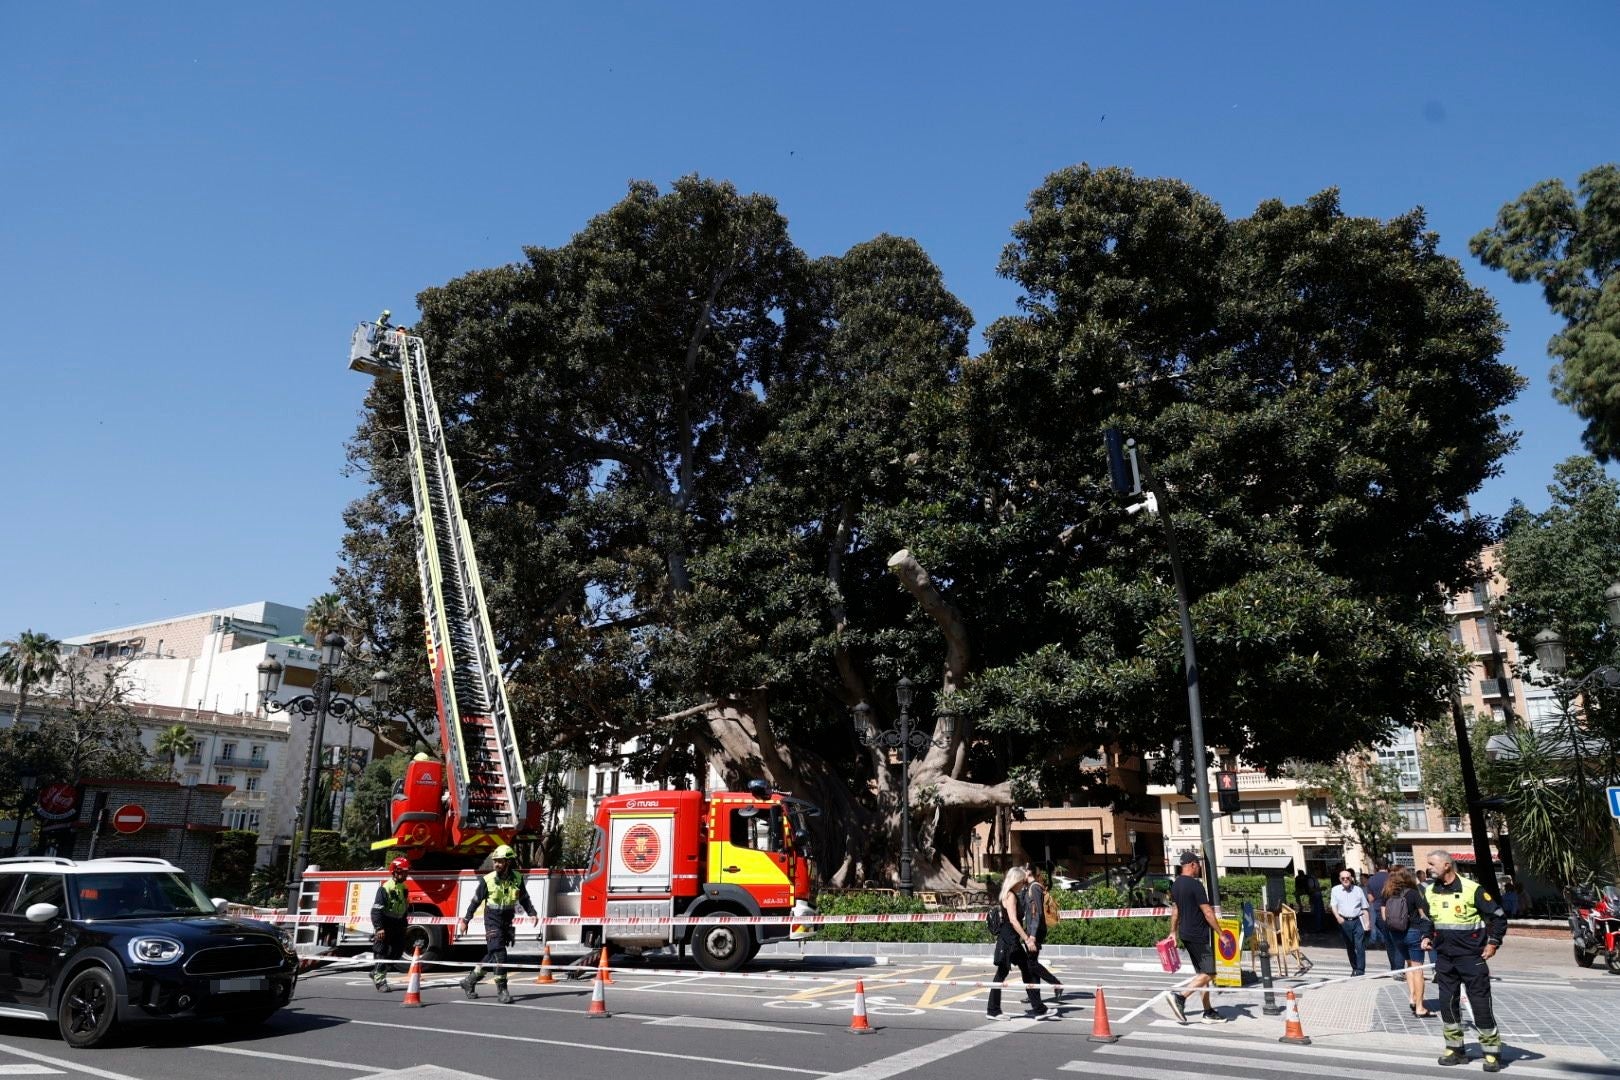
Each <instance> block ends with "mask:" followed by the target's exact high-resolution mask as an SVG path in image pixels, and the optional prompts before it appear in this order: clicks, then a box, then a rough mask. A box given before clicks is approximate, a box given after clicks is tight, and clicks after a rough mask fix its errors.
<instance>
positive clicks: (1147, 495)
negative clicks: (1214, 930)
mask: <svg viewBox="0 0 1620 1080" xmlns="http://www.w3.org/2000/svg"><path fill="white" fill-rule="evenodd" d="M1103 444H1104V445H1105V446H1106V447H1107V448H1108V475H1109V479H1110V480H1111V481H1112V483H1113V486H1114V490H1115V491H1116V492H1118V493H1119V494H1121V495H1141V496H1143V499H1142V501H1141V502H1139V503H1133V504H1131V505H1130V506H1128V507H1126V508H1125V509H1126V512H1127V513H1131V514H1135V513H1137V512H1139V511H1142V510H1146V511H1147V512H1148V513H1150V514H1154V515H1156V516H1157V517H1158V518H1159V520H1160V521H1162V522H1164V540H1165V547H1166V548H1168V549H1169V555H1170V576H1171V578H1172V579H1174V581H1175V585H1176V610H1177V612H1178V614H1179V615H1180V616H1181V653H1182V660H1183V662H1184V664H1185V666H1186V669H1187V714H1188V719H1189V727H1190V731H1189V735H1190V736H1191V741H1192V759H1193V761H1192V764H1193V782H1194V783H1195V784H1196V785H1197V791H1198V798H1197V800H1196V802H1197V804H1198V833H1199V839H1200V841H1201V842H1202V843H1203V846H1204V877H1205V886H1206V888H1208V890H1209V902H1210V904H1211V905H1213V906H1214V907H1216V908H1219V907H1220V906H1221V895H1220V889H1219V886H1218V884H1217V880H1218V877H1219V874H1218V871H1217V870H1216V868H1215V822H1214V819H1213V818H1212V817H1211V815H1210V810H1209V760H1208V757H1207V756H1206V754H1205V751H1204V708H1203V704H1202V702H1201V701H1200V699H1199V696H1198V653H1197V650H1196V649H1195V648H1194V647H1193V627H1192V604H1191V601H1190V600H1189V598H1188V595H1187V575H1186V572H1185V571H1184V570H1183V568H1182V564H1181V548H1180V547H1179V546H1178V545H1177V544H1176V528H1175V524H1174V523H1173V522H1172V521H1171V520H1170V500H1169V498H1168V496H1167V493H1166V491H1165V488H1164V485H1163V484H1162V483H1161V482H1159V481H1158V480H1156V479H1155V478H1154V477H1153V474H1152V471H1151V470H1150V469H1149V468H1148V467H1147V459H1146V455H1145V454H1143V453H1142V452H1141V451H1140V450H1139V449H1138V448H1137V445H1136V440H1135V439H1125V438H1122V437H1121V435H1120V433H1119V429H1118V428H1108V429H1107V430H1106V431H1104V432H1103Z"/></svg>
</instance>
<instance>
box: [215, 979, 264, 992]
mask: <svg viewBox="0 0 1620 1080" xmlns="http://www.w3.org/2000/svg"><path fill="white" fill-rule="evenodd" d="M210 989H212V990H213V991H214V993H216V994H250V993H253V992H254V991H256V990H263V989H265V983H264V980H263V979H215V980H214V981H213V983H212V984H211V986H210Z"/></svg>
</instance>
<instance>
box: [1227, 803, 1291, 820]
mask: <svg viewBox="0 0 1620 1080" xmlns="http://www.w3.org/2000/svg"><path fill="white" fill-rule="evenodd" d="M1231 818H1232V824H1234V825H1281V824H1282V801H1281V800H1280V799H1260V800H1259V801H1257V802H1246V803H1240V804H1239V805H1238V808H1237V810H1236V811H1235V812H1234V813H1233V814H1232V815H1231Z"/></svg>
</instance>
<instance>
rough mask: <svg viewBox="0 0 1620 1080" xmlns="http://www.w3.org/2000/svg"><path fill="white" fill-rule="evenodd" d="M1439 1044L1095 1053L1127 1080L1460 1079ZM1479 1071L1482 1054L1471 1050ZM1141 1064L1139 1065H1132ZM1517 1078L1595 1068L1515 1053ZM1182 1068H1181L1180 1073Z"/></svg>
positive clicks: (1133, 1042)
mask: <svg viewBox="0 0 1620 1080" xmlns="http://www.w3.org/2000/svg"><path fill="white" fill-rule="evenodd" d="M1439 1051H1440V1047H1439V1045H1438V1041H1437V1044H1436V1046H1435V1047H1434V1051H1433V1053H1432V1054H1431V1053H1430V1052H1428V1051H1423V1052H1422V1053H1416V1052H1414V1053H1396V1052H1392V1051H1376V1050H1365V1049H1361V1048H1359V1047H1352V1046H1346V1047H1343V1048H1335V1047H1326V1046H1322V1045H1316V1046H1292V1045H1288V1044H1286V1043H1277V1042H1268V1041H1265V1040H1261V1039H1255V1038H1253V1037H1250V1036H1244V1035H1236V1034H1214V1033H1211V1032H1207V1031H1199V1032H1197V1033H1196V1034H1195V1033H1193V1032H1187V1031H1183V1032H1182V1033H1180V1034H1172V1033H1170V1032H1157V1031H1134V1032H1131V1033H1130V1034H1129V1035H1128V1036H1126V1040H1125V1041H1123V1042H1119V1043H1115V1044H1113V1045H1108V1046H1098V1047H1097V1048H1096V1049H1095V1050H1094V1051H1093V1053H1094V1054H1095V1055H1097V1056H1098V1057H1106V1058H1108V1059H1109V1061H1108V1065H1107V1068H1106V1072H1107V1073H1108V1074H1109V1075H1111V1076H1120V1077H1125V1078H1127V1080H1157V1078H1160V1077H1164V1076H1166V1075H1167V1074H1169V1073H1172V1072H1176V1073H1188V1072H1194V1071H1204V1070H1193V1069H1188V1068H1186V1066H1217V1067H1219V1066H1225V1067H1226V1068H1228V1069H1230V1070H1232V1071H1233V1072H1234V1073H1240V1074H1242V1075H1245V1076H1247V1075H1251V1074H1270V1073H1277V1074H1284V1075H1289V1076H1294V1075H1297V1074H1298V1073H1299V1071H1300V1069H1301V1067H1303V1066H1305V1065H1306V1064H1307V1062H1309V1063H1310V1064H1311V1065H1313V1066H1319V1067H1320V1068H1319V1069H1313V1071H1326V1072H1327V1073H1329V1074H1331V1075H1332V1076H1333V1077H1334V1080H1389V1076H1390V1075H1391V1072H1392V1069H1391V1068H1367V1067H1366V1066H1371V1065H1387V1066H1398V1067H1399V1068H1398V1071H1399V1072H1400V1073H1402V1074H1412V1073H1420V1074H1430V1075H1435V1076H1440V1075H1446V1076H1455V1075H1456V1070H1455V1069H1447V1068H1446V1067H1444V1066H1442V1065H1441V1064H1440V1063H1439V1062H1437V1061H1436V1060H1434V1059H1435V1058H1436V1057H1438V1056H1439ZM1472 1053H1473V1055H1474V1058H1475V1061H1476V1065H1475V1068H1477V1067H1478V1066H1477V1061H1478V1059H1479V1050H1478V1048H1477V1046H1476V1047H1473V1048H1472ZM1133 1062H1134V1063H1137V1064H1133ZM1504 1064H1505V1065H1506V1066H1507V1068H1508V1069H1510V1070H1511V1071H1512V1073H1513V1075H1514V1076H1518V1077H1524V1078H1526V1080H1529V1078H1536V1080H1590V1078H1591V1077H1592V1076H1593V1075H1594V1073H1593V1071H1592V1067H1591V1066H1589V1065H1588V1066H1582V1065H1571V1067H1570V1068H1567V1069H1566V1068H1559V1067H1556V1066H1550V1065H1532V1064H1527V1063H1525V1062H1522V1061H1514V1060H1513V1057H1512V1052H1511V1050H1510V1051H1509V1054H1508V1055H1507V1060H1506V1061H1505V1062H1504ZM1098 1065H1099V1063H1098V1062H1097V1061H1096V1060H1094V1059H1091V1058H1087V1059H1079V1060H1075V1061H1071V1062H1069V1063H1068V1064H1067V1065H1063V1066H1060V1068H1061V1069H1062V1070H1064V1071H1066V1072H1085V1073H1095V1072H1097V1071H1098ZM1176 1066H1180V1067H1181V1068H1176Z"/></svg>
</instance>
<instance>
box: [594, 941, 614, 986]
mask: <svg viewBox="0 0 1620 1080" xmlns="http://www.w3.org/2000/svg"><path fill="white" fill-rule="evenodd" d="M596 971H597V973H598V974H599V975H601V976H602V981H603V982H604V983H606V984H607V985H608V986H612V985H613V969H612V968H611V967H609V966H608V951H607V946H606V945H604V946H602V959H601V961H600V962H599V963H598V964H597V965H596Z"/></svg>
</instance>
